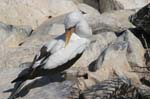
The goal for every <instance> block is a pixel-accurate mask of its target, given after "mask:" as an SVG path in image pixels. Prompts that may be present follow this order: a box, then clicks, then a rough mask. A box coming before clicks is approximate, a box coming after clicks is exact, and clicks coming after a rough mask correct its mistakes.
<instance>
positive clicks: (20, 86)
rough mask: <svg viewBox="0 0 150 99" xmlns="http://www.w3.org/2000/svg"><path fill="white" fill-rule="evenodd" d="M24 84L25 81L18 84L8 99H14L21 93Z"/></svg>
mask: <svg viewBox="0 0 150 99" xmlns="http://www.w3.org/2000/svg"><path fill="white" fill-rule="evenodd" d="M25 82H26V81H22V82H20V84H19V85H18V86H17V88H16V91H15V92H14V93H12V94H11V96H10V97H9V99H15V98H16V95H17V94H18V93H19V92H20V91H21V89H22V87H23V86H24V84H25Z"/></svg>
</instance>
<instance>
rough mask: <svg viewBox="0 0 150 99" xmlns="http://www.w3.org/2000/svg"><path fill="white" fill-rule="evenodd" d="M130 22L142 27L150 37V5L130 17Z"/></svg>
mask: <svg viewBox="0 0 150 99" xmlns="http://www.w3.org/2000/svg"><path fill="white" fill-rule="evenodd" d="M129 19H130V22H131V23H132V24H134V25H135V26H136V27H140V28H142V29H143V30H145V32H146V33H148V34H149V35H150V25H149V24H150V4H148V5H146V6H145V7H143V8H141V9H140V10H139V11H138V12H137V13H135V14H133V15H132V16H130V18H129Z"/></svg>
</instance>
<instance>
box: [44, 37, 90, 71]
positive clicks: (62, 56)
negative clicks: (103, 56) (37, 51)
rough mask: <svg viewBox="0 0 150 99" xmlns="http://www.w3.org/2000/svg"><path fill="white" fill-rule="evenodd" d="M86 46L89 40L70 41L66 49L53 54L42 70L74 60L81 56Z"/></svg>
mask: <svg viewBox="0 0 150 99" xmlns="http://www.w3.org/2000/svg"><path fill="white" fill-rule="evenodd" d="M88 45H89V40H87V39H84V38H82V39H76V40H71V41H70V42H69V44H68V45H67V46H66V47H63V48H61V49H59V50H58V51H57V52H55V53H53V54H52V55H51V56H50V57H49V59H48V61H47V63H46V64H45V65H44V66H43V68H44V69H54V68H57V67H58V66H61V65H63V64H65V63H67V62H68V61H69V60H71V59H73V58H75V57H76V56H77V55H78V54H81V53H82V52H83V51H84V50H85V49H86V47H87V46H88Z"/></svg>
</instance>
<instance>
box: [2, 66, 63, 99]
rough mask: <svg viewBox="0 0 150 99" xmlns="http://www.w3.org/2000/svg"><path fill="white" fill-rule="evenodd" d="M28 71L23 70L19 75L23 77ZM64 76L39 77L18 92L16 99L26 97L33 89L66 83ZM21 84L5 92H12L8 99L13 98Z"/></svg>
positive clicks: (16, 84)
mask: <svg viewBox="0 0 150 99" xmlns="http://www.w3.org/2000/svg"><path fill="white" fill-rule="evenodd" d="M27 71H28V68H26V69H24V70H22V72H21V73H20V74H19V76H20V75H23V74H24V73H26V72H27ZM63 75H64V73H61V74H55V75H46V76H42V77H37V78H35V79H33V80H28V81H26V83H25V84H24V85H23V88H21V90H20V91H19V92H18V94H17V95H16V97H15V98H18V97H24V96H26V95H27V94H28V93H29V92H30V90H31V89H33V88H37V87H42V86H45V85H48V84H50V83H54V82H62V81H64V78H63ZM20 83H21V82H17V83H15V85H14V88H12V89H8V90H6V91H4V93H6V92H11V95H10V97H9V98H8V99H12V98H11V96H12V94H14V93H15V92H16V90H17V88H18V86H19V85H20Z"/></svg>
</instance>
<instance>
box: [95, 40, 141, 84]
mask: <svg viewBox="0 0 150 99" xmlns="http://www.w3.org/2000/svg"><path fill="white" fill-rule="evenodd" d="M127 48H128V42H127V41H119V40H118V39H117V40H116V41H114V42H113V43H112V44H110V45H109V46H108V47H107V48H106V49H105V50H104V51H103V52H102V53H101V55H100V56H99V57H98V60H97V61H96V65H95V66H93V68H94V70H96V71H95V73H96V74H97V75H96V76H95V78H96V79H98V80H99V81H101V80H100V79H102V77H103V76H104V77H106V76H107V77H108V78H109V77H111V76H112V75H113V74H116V75H117V76H118V77H119V78H122V79H126V78H127V79H129V80H130V81H131V83H132V84H133V85H134V86H136V87H138V86H139V85H140V84H141V83H140V81H139V77H138V75H137V74H136V73H134V72H131V71H132V68H131V66H130V65H129V63H128V61H127V57H126V54H127ZM100 72H103V74H100ZM100 76H101V77H100Z"/></svg>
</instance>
